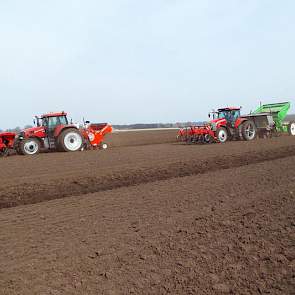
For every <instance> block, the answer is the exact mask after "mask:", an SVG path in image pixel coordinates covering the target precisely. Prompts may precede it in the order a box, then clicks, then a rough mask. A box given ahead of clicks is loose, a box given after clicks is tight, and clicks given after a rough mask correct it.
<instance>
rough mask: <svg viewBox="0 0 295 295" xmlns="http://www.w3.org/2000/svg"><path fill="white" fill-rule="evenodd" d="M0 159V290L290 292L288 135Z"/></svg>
mask: <svg viewBox="0 0 295 295" xmlns="http://www.w3.org/2000/svg"><path fill="white" fill-rule="evenodd" d="M0 165H1V171H2V176H1V180H0V188H1V192H0V202H1V207H2V209H1V210H0V224H1V226H0V265H1V267H0V294H1V295H2V294H5V295H6V294H24V295H27V294H28V295H29V294H30V295H31V294H42V295H43V294H44V295H47V294H294V293H295V292H294V291H295V234H294V233H295V231H294V229H295V218H294V213H295V174H294V165H295V138H292V137H279V138H273V139H271V140H257V141H254V142H249V143H246V142H232V143H228V144H225V145H222V144H216V145H210V146H199V145H198V146H187V145H182V144H157V145H146V146H130V147H117V148H113V149H110V150H108V151H103V152H97V151H91V152H81V153H74V154H71V153H55V154H41V155H38V156H37V157H33V158H31V157H21V156H15V157H9V158H4V159H0ZM24 204H26V205H24ZM8 207H11V208H8Z"/></svg>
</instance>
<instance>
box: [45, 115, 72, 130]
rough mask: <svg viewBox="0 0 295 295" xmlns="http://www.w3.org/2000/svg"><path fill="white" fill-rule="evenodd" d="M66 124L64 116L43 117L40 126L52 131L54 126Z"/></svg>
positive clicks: (66, 120)
mask: <svg viewBox="0 0 295 295" xmlns="http://www.w3.org/2000/svg"><path fill="white" fill-rule="evenodd" d="M67 124H68V119H67V117H66V116H58V117H45V118H43V119H42V125H43V126H45V127H48V128H49V129H54V128H55V127H56V126H59V125H67Z"/></svg>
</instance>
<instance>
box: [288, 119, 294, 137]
mask: <svg viewBox="0 0 295 295" xmlns="http://www.w3.org/2000/svg"><path fill="white" fill-rule="evenodd" d="M288 133H289V135H291V136H295V122H290V124H289V126H288Z"/></svg>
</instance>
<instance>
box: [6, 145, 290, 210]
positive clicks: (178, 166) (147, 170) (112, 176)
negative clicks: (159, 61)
mask: <svg viewBox="0 0 295 295" xmlns="http://www.w3.org/2000/svg"><path fill="white" fill-rule="evenodd" d="M294 155H295V149H294V146H293V145H292V146H285V147H278V148H273V149H272V150H271V151H269V150H257V151H255V150H254V151H251V152H249V153H242V154H234V155H219V156H215V157H211V158H205V159H198V158H193V157H192V158H191V159H189V160H188V159H183V160H182V161H174V162H171V161H167V163H163V162H161V163H160V165H158V166H157V165H153V166H148V165H142V166H139V167H133V168H129V169H128V168H126V167H124V169H117V170H114V171H113V172H111V173H105V174H100V175H99V176H92V175H88V176H86V177H85V176H80V175H79V176H78V177H77V176H76V177H66V178H60V179H58V180H55V179H54V180H50V179H49V180H48V181H47V182H45V183H31V184H26V183H24V184H23V183H21V184H17V185H11V186H9V187H7V188H6V189H5V190H2V191H1V193H0V209H3V208H10V207H16V206H19V205H27V204H34V203H39V202H43V201H48V200H52V199H60V198H65V197H70V196H75V195H79V196H82V195H85V194H88V193H95V192H101V191H106V190H112V189H116V188H120V187H128V186H134V185H139V184H144V183H150V182H155V181H158V180H167V179H172V178H177V177H185V176H190V175H198V174H204V173H207V172H209V171H217V170H222V169H228V168H233V167H241V166H245V165H249V164H254V163H261V162H264V161H272V160H276V159H281V158H286V157H290V156H294Z"/></svg>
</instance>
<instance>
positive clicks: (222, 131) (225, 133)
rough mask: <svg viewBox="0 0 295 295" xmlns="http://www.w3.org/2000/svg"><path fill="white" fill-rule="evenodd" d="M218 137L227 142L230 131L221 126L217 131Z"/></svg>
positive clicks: (219, 139)
mask: <svg viewBox="0 0 295 295" xmlns="http://www.w3.org/2000/svg"><path fill="white" fill-rule="evenodd" d="M216 137H217V139H218V141H219V142H221V143H225V142H227V140H228V131H227V129H226V128H224V127H220V128H218V129H217V131H216Z"/></svg>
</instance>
